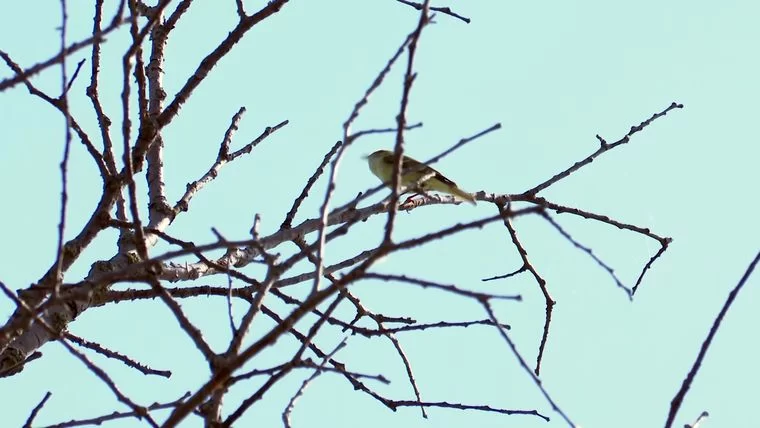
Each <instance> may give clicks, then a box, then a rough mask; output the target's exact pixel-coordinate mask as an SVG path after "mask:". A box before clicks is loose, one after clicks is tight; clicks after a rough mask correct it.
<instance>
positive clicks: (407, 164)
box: [383, 153, 457, 187]
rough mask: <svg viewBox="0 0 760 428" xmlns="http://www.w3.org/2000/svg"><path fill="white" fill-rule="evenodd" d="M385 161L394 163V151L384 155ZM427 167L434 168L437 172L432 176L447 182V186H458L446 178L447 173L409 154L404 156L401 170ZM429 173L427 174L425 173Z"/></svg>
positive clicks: (419, 169) (424, 168)
mask: <svg viewBox="0 0 760 428" xmlns="http://www.w3.org/2000/svg"><path fill="white" fill-rule="evenodd" d="M383 163H386V164H388V165H391V166H392V165H393V153H390V154H388V155H386V156H384V157H383ZM426 169H429V170H432V172H433V173H434V174H435V175H433V177H431V178H436V179H438V180H439V181H441V182H442V183H444V184H446V185H447V186H453V187H457V184H456V183H454V182H453V181H451V180H449V179H448V178H446V176H445V175H443V174H441V173H440V172H438V171H437V170H436V169H435V168H433V167H431V166H427V165H424V164H423V163H422V162H419V161H417V160H415V159H412V158H410V157H409V156H404V160H403V161H401V170H402V171H404V170H405V171H416V172H423V171H425V170H426ZM423 175H427V174H423Z"/></svg>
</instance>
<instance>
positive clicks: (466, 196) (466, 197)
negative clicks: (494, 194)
mask: <svg viewBox="0 0 760 428" xmlns="http://www.w3.org/2000/svg"><path fill="white" fill-rule="evenodd" d="M450 190H451V194H452V195H454V196H456V197H458V198H459V199H462V200H464V201H467V202H469V203H471V204H473V205H475V197H474V196H472V194H470V193H467V192H465V191H464V190H462V189H460V188H459V187H456V186H451V188H450Z"/></svg>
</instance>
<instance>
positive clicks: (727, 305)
mask: <svg viewBox="0 0 760 428" xmlns="http://www.w3.org/2000/svg"><path fill="white" fill-rule="evenodd" d="M758 262H760V252H758V253H757V255H755V258H754V260H752V262H750V264H749V266H747V270H746V271H744V275H742V277H741V279H740V280H739V283H738V284H736V286H735V287H734V289H733V290H731V292H730V293H728V298H726V301H725V302H724V303H723V307H722V308H721V309H720V312H719V313H718V316H716V317H715V320H714V321H713V325H712V327H710V332H709V333H707V337H705V340H704V342H702V347H701V348H700V349H699V354H698V355H697V359H696V360H694V364H693V365H692V366H691V369H690V370H689V373H688V374H687V375H686V378H685V379H684V380H683V383H682V384H681V388H679V389H678V392H677V393H676V395H675V396H674V397H673V399H672V400H671V401H670V410H669V411H668V417H667V419H666V420H665V428H670V427H671V426H673V421H674V420H675V418H676V415H677V414H678V410H679V409H680V408H681V403H683V399H684V397H686V393H687V392H689V388H691V384H692V382H694V378H695V377H696V376H697V372H698V371H699V369H700V367H701V366H702V361H703V360H704V359H705V355H707V350H708V349H710V344H712V341H713V338H715V335H716V334H717V333H718V329H719V328H720V324H721V323H722V322H723V318H724V317H725V316H726V314H727V313H728V310H729V309H731V305H732V304H733V303H734V300H735V299H736V296H738V295H739V291H741V289H742V288H744V284H745V283H746V282H747V280H748V279H749V277H750V275H752V272H753V271H754V270H755V266H757V263H758Z"/></svg>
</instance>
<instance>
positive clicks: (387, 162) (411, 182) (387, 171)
mask: <svg viewBox="0 0 760 428" xmlns="http://www.w3.org/2000/svg"><path fill="white" fill-rule="evenodd" d="M367 160H368V162H369V169H370V170H371V171H372V173H373V174H375V175H376V176H377V178H379V179H380V181H382V182H383V183H385V185H386V186H389V187H390V186H391V183H392V182H393V152H392V151H390V150H378V151H376V152H375V153H372V154H371V155H369V156H367ZM401 171H402V176H401V187H402V189H401V192H402V193H406V192H409V191H416V192H417V193H421V192H419V191H418V190H421V191H422V192H426V191H429V190H434V191H436V192H441V193H446V194H449V195H453V196H455V197H457V198H459V199H462V200H464V201H467V202H469V203H471V204H473V205H475V198H474V197H473V196H472V195H471V194H469V193H467V192H465V191H464V190H462V189H460V188H459V187H457V185H456V183H454V182H453V181H451V180H449V179H448V178H446V177H445V176H444V175H443V174H441V173H440V172H438V171H436V170H435V169H433V168H432V167H430V166H427V165H423V164H422V163H421V162H418V161H416V160H414V159H412V158H410V157H409V156H404V159H403V160H402V161H401ZM404 171H408V172H404ZM423 179H424V181H422V182H419V181H420V180H423Z"/></svg>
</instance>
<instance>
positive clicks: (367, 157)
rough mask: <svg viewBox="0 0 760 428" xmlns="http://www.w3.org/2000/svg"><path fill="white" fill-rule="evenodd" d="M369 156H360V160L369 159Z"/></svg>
mask: <svg viewBox="0 0 760 428" xmlns="http://www.w3.org/2000/svg"><path fill="white" fill-rule="evenodd" d="M369 157H370V155H364V156H362V159H369Z"/></svg>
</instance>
